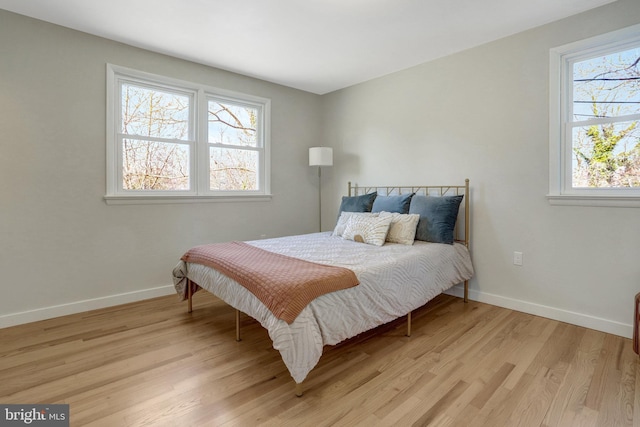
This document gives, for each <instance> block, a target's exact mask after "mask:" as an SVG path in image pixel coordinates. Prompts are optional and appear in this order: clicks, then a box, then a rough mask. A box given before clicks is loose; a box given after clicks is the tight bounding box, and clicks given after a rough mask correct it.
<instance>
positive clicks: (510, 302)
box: [445, 285, 633, 338]
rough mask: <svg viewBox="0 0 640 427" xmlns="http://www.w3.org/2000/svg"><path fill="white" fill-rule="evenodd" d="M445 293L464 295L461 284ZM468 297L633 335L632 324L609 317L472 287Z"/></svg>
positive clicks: (551, 317) (587, 326)
mask: <svg viewBox="0 0 640 427" xmlns="http://www.w3.org/2000/svg"><path fill="white" fill-rule="evenodd" d="M445 293H447V294H449V295H453V296H457V297H460V298H462V297H463V296H464V288H463V287H462V285H458V286H454V287H453V288H451V289H449V290H448V291H446V292H445ZM469 299H471V300H473V301H478V302H484V303H487V304H491V305H497V306H498V307H504V308H508V309H511V310H515V311H521V312H523V313H528V314H533V315H536V316H542V317H546V318H549V319H553V320H558V321H560V322H565V323H571V324H572V325H577V326H583V327H585V328H589V329H595V330H596V331H601V332H606V333H609V334H613V335H619V336H621V337H625V338H631V337H632V336H633V325H632V324H625V323H620V322H616V321H613V320H609V319H603V318H600V317H595V316H590V315H588V314H584V313H576V312H573V311H567V310H562V309H560V308H556V307H549V306H546V305H540V304H535V303H532V302H528V301H522V300H517V299H513V298H507V297H503V296H500V295H494V294H488V293H486V292H478V291H476V290H473V289H469Z"/></svg>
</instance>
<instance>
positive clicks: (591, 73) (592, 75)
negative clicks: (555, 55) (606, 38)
mask: <svg viewBox="0 0 640 427" xmlns="http://www.w3.org/2000/svg"><path fill="white" fill-rule="evenodd" d="M639 59H640V48H634V49H629V50H626V51H623V52H618V53H613V54H610V55H605V56H600V57H597V58H593V59H589V60H586V61H581V62H576V63H575V64H574V66H573V115H574V120H575V121H583V120H589V119H592V118H594V117H619V116H625V115H628V114H637V113H640V67H639V66H638V60H639Z"/></svg>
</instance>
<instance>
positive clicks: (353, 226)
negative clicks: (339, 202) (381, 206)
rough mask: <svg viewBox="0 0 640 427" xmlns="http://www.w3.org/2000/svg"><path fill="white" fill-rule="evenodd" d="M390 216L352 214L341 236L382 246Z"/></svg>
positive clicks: (389, 223)
mask: <svg viewBox="0 0 640 427" xmlns="http://www.w3.org/2000/svg"><path fill="white" fill-rule="evenodd" d="M389 225H391V217H389V216H388V217H379V216H362V215H353V216H351V218H349V220H348V221H347V226H346V227H345V229H344V233H342V238H343V239H347V240H353V241H354V242H361V243H368V244H370V245H375V246H382V245H384V241H385V239H386V238H387V232H388V231H389Z"/></svg>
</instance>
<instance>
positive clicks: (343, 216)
mask: <svg viewBox="0 0 640 427" xmlns="http://www.w3.org/2000/svg"><path fill="white" fill-rule="evenodd" d="M354 215H361V216H368V217H374V216H375V217H377V216H378V215H379V213H371V212H341V213H340V217H339V218H338V222H337V224H336V228H334V229H333V235H334V236H340V237H342V233H344V228H345V227H346V226H347V222H348V221H349V218H351V217H352V216H354Z"/></svg>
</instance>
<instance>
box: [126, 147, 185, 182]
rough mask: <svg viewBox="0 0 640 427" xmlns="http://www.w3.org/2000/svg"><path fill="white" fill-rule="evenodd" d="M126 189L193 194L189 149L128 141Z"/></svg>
mask: <svg viewBox="0 0 640 427" xmlns="http://www.w3.org/2000/svg"><path fill="white" fill-rule="evenodd" d="M122 145H123V146H122V188H123V189H125V190H165V191H166V190H189V146H188V145H185V144H170V143H165V142H156V141H144V140H136V139H125V140H124V141H123V144H122Z"/></svg>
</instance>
